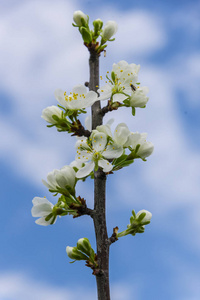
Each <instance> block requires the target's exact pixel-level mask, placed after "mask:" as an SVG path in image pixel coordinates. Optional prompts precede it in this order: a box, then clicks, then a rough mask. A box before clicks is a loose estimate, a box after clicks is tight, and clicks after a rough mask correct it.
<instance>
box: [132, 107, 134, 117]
mask: <svg viewBox="0 0 200 300" xmlns="http://www.w3.org/2000/svg"><path fill="white" fill-rule="evenodd" d="M132 115H133V116H135V107H132Z"/></svg>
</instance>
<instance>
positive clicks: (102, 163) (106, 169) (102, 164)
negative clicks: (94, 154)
mask: <svg viewBox="0 0 200 300" xmlns="http://www.w3.org/2000/svg"><path fill="white" fill-rule="evenodd" d="M98 166H99V167H101V168H102V169H103V171H104V172H110V171H111V170H112V168H113V165H112V164H111V163H109V161H108V160H106V159H103V158H101V159H100V160H99V161H98Z"/></svg>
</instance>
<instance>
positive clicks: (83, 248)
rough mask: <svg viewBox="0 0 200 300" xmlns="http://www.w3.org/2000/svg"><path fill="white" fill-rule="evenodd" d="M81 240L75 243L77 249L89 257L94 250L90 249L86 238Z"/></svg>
mask: <svg viewBox="0 0 200 300" xmlns="http://www.w3.org/2000/svg"><path fill="white" fill-rule="evenodd" d="M81 240H82V241H81V242H79V241H78V242H77V249H78V250H80V251H81V252H83V253H85V254H86V255H88V256H89V257H90V256H91V254H93V252H94V250H93V249H92V247H91V245H90V242H89V240H88V239H87V238H83V239H81Z"/></svg>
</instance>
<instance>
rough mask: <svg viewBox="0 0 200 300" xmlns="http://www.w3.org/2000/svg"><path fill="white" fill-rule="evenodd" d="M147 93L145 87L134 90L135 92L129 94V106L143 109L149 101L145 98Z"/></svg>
mask: <svg viewBox="0 0 200 300" xmlns="http://www.w3.org/2000/svg"><path fill="white" fill-rule="evenodd" d="M147 93H148V88H147V87H141V88H136V90H135V91H133V92H132V93H131V97H130V106H132V107H144V106H145V105H146V104H147V102H148V100H149V98H148V97H147V96H146V94H147Z"/></svg>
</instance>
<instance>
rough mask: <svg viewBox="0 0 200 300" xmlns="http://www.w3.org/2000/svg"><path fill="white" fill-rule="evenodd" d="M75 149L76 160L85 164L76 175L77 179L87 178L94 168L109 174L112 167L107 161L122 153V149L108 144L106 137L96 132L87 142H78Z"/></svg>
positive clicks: (85, 140)
mask: <svg viewBox="0 0 200 300" xmlns="http://www.w3.org/2000/svg"><path fill="white" fill-rule="evenodd" d="M76 149H77V155H76V160H77V161H78V162H82V163H84V164H85V166H84V167H83V168H81V169H79V170H78V172H77V173H76V177H77V178H83V177H86V176H88V175H89V174H90V173H91V172H92V171H93V170H94V168H95V167H100V168H102V169H103V171H104V172H110V171H111V170H112V168H113V166H112V164H111V163H110V162H109V161H108V160H107V159H113V158H117V157H120V156H121V155H122V153H123V147H121V146H120V145H117V144H116V143H108V142H107V135H106V134H105V133H103V132H98V131H95V133H94V134H92V135H91V138H90V141H89V142H88V140H87V139H82V140H78V141H77V143H76Z"/></svg>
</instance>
